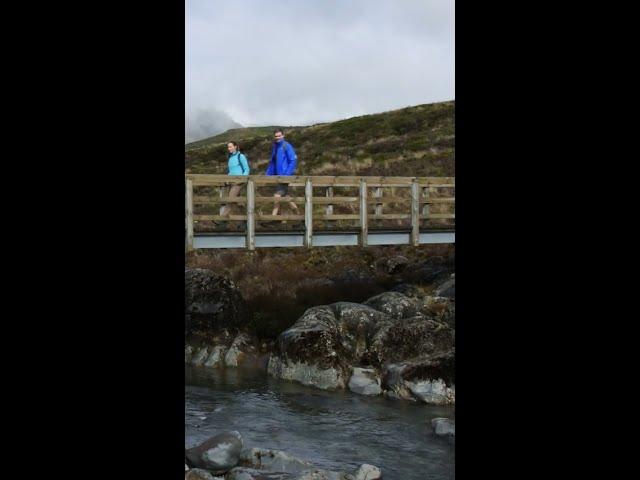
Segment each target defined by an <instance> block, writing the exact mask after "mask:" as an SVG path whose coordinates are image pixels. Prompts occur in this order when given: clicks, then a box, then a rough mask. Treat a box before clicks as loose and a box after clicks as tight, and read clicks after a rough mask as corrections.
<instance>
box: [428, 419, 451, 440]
mask: <svg viewBox="0 0 640 480" xmlns="http://www.w3.org/2000/svg"><path fill="white" fill-rule="evenodd" d="M431 427H432V428H433V431H434V433H435V434H436V435H439V436H443V437H455V436H456V424H455V422H454V421H453V420H451V419H449V418H434V419H432V420H431Z"/></svg>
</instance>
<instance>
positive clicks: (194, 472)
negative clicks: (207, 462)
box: [184, 468, 221, 480]
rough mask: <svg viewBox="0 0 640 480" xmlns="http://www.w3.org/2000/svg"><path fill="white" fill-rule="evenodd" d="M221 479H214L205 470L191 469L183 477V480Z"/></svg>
mask: <svg viewBox="0 0 640 480" xmlns="http://www.w3.org/2000/svg"><path fill="white" fill-rule="evenodd" d="M218 478H221V477H214V476H213V475H211V474H210V473H209V472H208V471H207V470H203V469H202V468H192V469H191V470H189V471H188V472H187V473H186V475H185V476H184V480H217V479H218Z"/></svg>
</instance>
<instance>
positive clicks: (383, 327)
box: [268, 292, 455, 399]
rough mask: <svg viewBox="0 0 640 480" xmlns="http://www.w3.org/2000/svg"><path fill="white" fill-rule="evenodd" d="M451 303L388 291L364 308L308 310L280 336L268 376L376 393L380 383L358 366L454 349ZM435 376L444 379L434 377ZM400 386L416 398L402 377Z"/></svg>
mask: <svg viewBox="0 0 640 480" xmlns="http://www.w3.org/2000/svg"><path fill="white" fill-rule="evenodd" d="M451 304H452V302H451V301H450V300H449V299H442V300H441V301H431V303H429V304H428V305H427V306H425V302H424V299H419V298H410V297H407V296H405V295H403V294H402V293H400V292H385V293H383V294H381V295H376V296H375V297H372V298H370V299H369V300H367V301H366V302H365V304H357V303H350V302H337V303H334V304H331V305H322V306H318V307H313V308H310V309H308V310H306V311H305V312H304V314H303V315H302V316H301V317H300V318H299V319H298V320H297V321H296V322H295V324H294V325H293V326H292V327H290V328H288V329H287V330H285V331H284V332H282V333H281V334H280V335H279V336H278V339H277V341H276V343H275V347H274V352H273V354H272V355H271V358H270V359H269V363H268V372H269V374H270V375H272V376H274V377H276V378H282V379H285V380H294V381H297V382H300V383H302V384H304V385H308V386H313V387H317V388H322V389H326V390H332V389H342V388H345V387H346V386H347V385H348V384H349V383H351V385H350V388H352V389H353V391H355V392H356V393H361V394H374V395H375V394H378V393H380V392H379V391H378V387H376V383H377V380H375V379H374V378H373V377H371V375H370V372H369V373H367V372H365V371H362V370H354V369H353V368H354V366H356V367H355V368H356V369H361V368H362V367H367V368H374V369H375V368H382V367H383V365H388V364H396V363H400V362H403V361H405V360H406V359H411V358H418V359H427V358H429V359H432V358H436V357H437V355H440V354H442V353H446V352H450V351H452V349H453V346H454V343H455V330H454V329H453V328H452V327H451V326H450V325H449V324H448V323H446V322H445V321H444V320H445V318H444V314H443V313H442V312H445V311H446V312H448V313H447V315H454V310H453V309H452V307H451ZM433 366H434V368H435V367H436V365H435V364H433ZM405 367H406V366H405ZM405 367H403V368H405ZM432 370H433V369H432ZM436 370H437V368H436ZM354 372H355V375H354ZM437 378H441V376H436V377H433V379H437ZM428 379H429V380H431V379H432V378H431V377H428ZM421 380H422V379H421ZM401 387H402V388H400V387H398V388H397V389H396V390H395V391H394V392H391V393H392V394H393V395H399V397H400V398H405V397H409V398H412V399H416V398H418V397H416V394H414V393H411V391H410V390H409V387H410V385H409V384H405V383H404V379H403V380H402V386H401ZM411 387H412V388H413V389H414V390H415V391H416V392H418V393H417V395H418V396H419V395H421V394H422V393H424V395H427V393H428V391H427V390H426V388H427V387H426V386H425V385H422V384H420V385H411ZM434 388H435V386H432V387H431V390H433V389H434Z"/></svg>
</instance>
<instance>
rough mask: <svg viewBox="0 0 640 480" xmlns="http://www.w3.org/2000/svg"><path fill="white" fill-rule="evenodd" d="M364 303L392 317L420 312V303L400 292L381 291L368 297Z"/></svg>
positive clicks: (404, 316) (411, 315) (401, 316)
mask: <svg viewBox="0 0 640 480" xmlns="http://www.w3.org/2000/svg"><path fill="white" fill-rule="evenodd" d="M364 305H367V306H369V307H372V308H373V309H375V310H378V311H379V312H383V313H386V314H387V315H389V316H390V317H391V318H394V319H399V318H407V317H413V316H415V315H418V313H419V312H420V304H419V303H418V302H417V301H416V300H415V299H413V298H409V297H407V296H405V295H403V294H402V293H400V292H384V293H381V294H380V295H376V296H375V297H371V298H370V299H368V300H367V301H366V302H364Z"/></svg>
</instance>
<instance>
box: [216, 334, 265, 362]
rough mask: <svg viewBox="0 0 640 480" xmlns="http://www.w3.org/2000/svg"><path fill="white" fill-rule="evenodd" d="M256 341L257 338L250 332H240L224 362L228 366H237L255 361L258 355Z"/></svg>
mask: <svg viewBox="0 0 640 480" xmlns="http://www.w3.org/2000/svg"><path fill="white" fill-rule="evenodd" d="M255 343H256V341H255V339H253V338H252V337H251V336H249V335H248V334H246V333H239V334H238V335H237V336H236V338H234V339H233V342H232V343H231V346H230V347H229V349H228V350H227V352H226V353H225V355H224V364H225V365H226V366H227V367H237V366H238V365H240V364H242V363H245V362H248V361H255V360H256V359H257V357H258V350H257V348H256V346H255Z"/></svg>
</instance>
